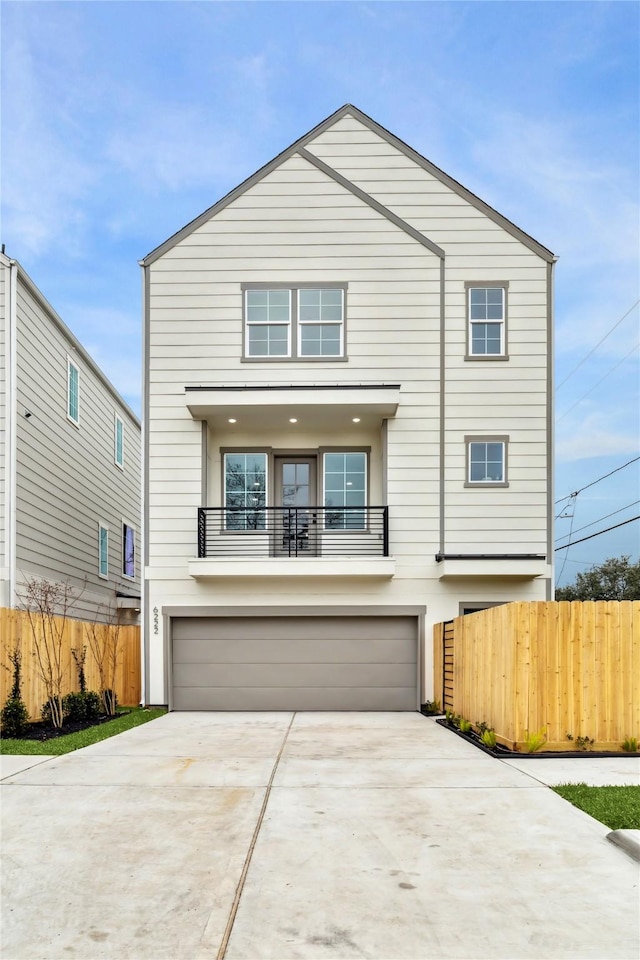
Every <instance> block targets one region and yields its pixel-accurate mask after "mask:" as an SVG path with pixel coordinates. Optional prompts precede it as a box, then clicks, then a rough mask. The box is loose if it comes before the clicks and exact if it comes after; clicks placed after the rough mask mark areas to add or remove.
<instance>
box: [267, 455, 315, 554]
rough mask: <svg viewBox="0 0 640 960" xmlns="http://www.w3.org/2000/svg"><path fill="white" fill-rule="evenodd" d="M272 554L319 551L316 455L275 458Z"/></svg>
mask: <svg viewBox="0 0 640 960" xmlns="http://www.w3.org/2000/svg"><path fill="white" fill-rule="evenodd" d="M274 466H275V498H276V499H275V505H276V507H277V508H278V509H277V510H276V511H275V514H276V518H275V551H274V552H275V554H276V556H285V557H315V556H316V555H317V553H318V516H317V510H316V509H315V507H316V506H317V502H318V494H317V489H318V488H317V462H316V458H315V457H295V456H293V457H275V462H274Z"/></svg>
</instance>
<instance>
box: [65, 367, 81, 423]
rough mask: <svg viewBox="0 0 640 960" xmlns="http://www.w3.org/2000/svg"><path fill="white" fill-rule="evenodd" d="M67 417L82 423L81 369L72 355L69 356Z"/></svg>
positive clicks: (73, 421)
mask: <svg viewBox="0 0 640 960" xmlns="http://www.w3.org/2000/svg"><path fill="white" fill-rule="evenodd" d="M67 418H68V419H69V420H71V422H72V423H74V424H75V425H76V426H79V425H80V370H79V369H78V367H77V366H76V365H75V363H74V362H73V360H72V359H71V357H67Z"/></svg>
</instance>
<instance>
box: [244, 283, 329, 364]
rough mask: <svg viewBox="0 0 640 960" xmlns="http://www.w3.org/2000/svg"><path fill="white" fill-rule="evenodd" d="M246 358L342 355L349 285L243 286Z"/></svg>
mask: <svg viewBox="0 0 640 960" xmlns="http://www.w3.org/2000/svg"><path fill="white" fill-rule="evenodd" d="M244 296H245V358H247V359H256V360H260V359H275V360H277V359H280V360H303V359H305V360H318V359H321V358H330V357H334V358H343V357H344V314H345V308H344V303H345V288H344V287H342V286H340V287H339V286H327V287H324V286H322V287H312V286H309V287H307V286H305V287H300V288H298V287H292V288H288V289H258V288H254V287H253V286H251V288H250V289H245V291H244Z"/></svg>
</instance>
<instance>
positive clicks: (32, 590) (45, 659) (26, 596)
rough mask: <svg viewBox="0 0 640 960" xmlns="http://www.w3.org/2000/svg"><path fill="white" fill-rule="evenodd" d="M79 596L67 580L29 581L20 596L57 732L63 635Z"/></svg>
mask: <svg viewBox="0 0 640 960" xmlns="http://www.w3.org/2000/svg"><path fill="white" fill-rule="evenodd" d="M79 595H80V592H79V591H77V590H76V589H75V588H74V587H73V586H72V585H71V584H70V583H69V581H68V580H64V581H62V582H58V581H53V580H45V579H43V578H41V577H29V578H27V579H26V580H25V582H24V585H23V588H22V591H21V593H20V599H21V600H22V602H23V604H24V606H25V608H26V611H27V617H28V619H29V627H30V630H31V639H32V643H33V656H34V658H35V661H36V668H37V672H38V675H39V677H40V679H41V680H42V682H43V684H44V687H45V690H46V693H47V703H48V706H49V710H50V711H51V723H52V725H53V726H54V727H56V728H58V729H59V728H60V727H61V726H62V722H63V719H64V714H63V708H62V687H63V682H64V676H65V663H64V655H63V650H64V634H65V628H66V624H67V620H68V618H69V615H70V613H71V611H72V610H73V607H74V606H75V604H76V603H77V601H78V599H79Z"/></svg>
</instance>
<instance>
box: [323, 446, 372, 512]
mask: <svg viewBox="0 0 640 960" xmlns="http://www.w3.org/2000/svg"><path fill="white" fill-rule="evenodd" d="M323 491H324V506H325V507H326V508H327V509H326V510H325V511H324V525H325V527H326V528H327V529H330V530H363V529H364V527H365V526H366V523H365V510H364V509H358V508H363V507H366V505H367V455H366V453H364V452H357V453H356V452H354V453H325V454H324V455H323ZM331 507H336V508H340V509H336V510H335V511H332V510H331ZM345 507H347V508H350V509H346V510H345V509H344V508H345Z"/></svg>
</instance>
